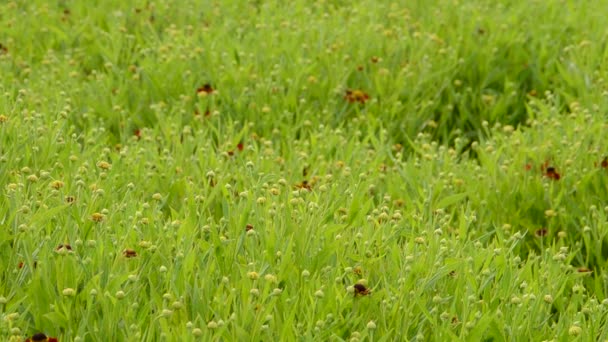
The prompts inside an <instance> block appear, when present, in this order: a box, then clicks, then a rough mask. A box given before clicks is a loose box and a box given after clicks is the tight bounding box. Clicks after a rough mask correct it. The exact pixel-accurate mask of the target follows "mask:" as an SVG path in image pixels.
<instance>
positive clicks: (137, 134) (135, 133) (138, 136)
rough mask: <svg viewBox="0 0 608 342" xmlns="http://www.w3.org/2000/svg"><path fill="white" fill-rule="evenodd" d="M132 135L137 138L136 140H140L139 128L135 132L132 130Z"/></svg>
mask: <svg viewBox="0 0 608 342" xmlns="http://www.w3.org/2000/svg"><path fill="white" fill-rule="evenodd" d="M133 135H134V136H136V137H137V140H139V139H141V130H140V129H139V128H136V129H135V130H133Z"/></svg>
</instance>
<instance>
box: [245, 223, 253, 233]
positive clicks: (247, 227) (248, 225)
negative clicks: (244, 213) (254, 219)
mask: <svg viewBox="0 0 608 342" xmlns="http://www.w3.org/2000/svg"><path fill="white" fill-rule="evenodd" d="M252 229H253V225H252V224H250V223H247V225H246V226H245V231H246V232H248V231H250V230H252Z"/></svg>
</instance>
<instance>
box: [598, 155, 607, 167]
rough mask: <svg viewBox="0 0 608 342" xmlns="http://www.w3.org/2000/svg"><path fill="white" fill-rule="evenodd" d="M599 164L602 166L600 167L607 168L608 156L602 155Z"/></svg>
mask: <svg viewBox="0 0 608 342" xmlns="http://www.w3.org/2000/svg"><path fill="white" fill-rule="evenodd" d="M600 166H601V167H602V169H608V157H604V159H602V162H601V163H600Z"/></svg>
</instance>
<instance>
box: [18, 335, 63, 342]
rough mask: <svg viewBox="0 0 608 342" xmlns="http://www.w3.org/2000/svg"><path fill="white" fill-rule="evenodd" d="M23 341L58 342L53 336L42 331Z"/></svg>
mask: <svg viewBox="0 0 608 342" xmlns="http://www.w3.org/2000/svg"><path fill="white" fill-rule="evenodd" d="M25 342H58V340H57V339H56V338H55V337H47V336H46V335H45V334H43V333H37V334H34V335H33V336H32V337H30V338H28V339H27V340H25Z"/></svg>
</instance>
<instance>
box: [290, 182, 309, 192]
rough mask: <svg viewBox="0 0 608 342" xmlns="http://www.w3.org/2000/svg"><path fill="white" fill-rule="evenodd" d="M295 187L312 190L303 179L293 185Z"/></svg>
mask: <svg viewBox="0 0 608 342" xmlns="http://www.w3.org/2000/svg"><path fill="white" fill-rule="evenodd" d="M294 187H295V188H296V189H306V190H308V191H312V185H311V184H309V183H308V181H307V180H303V181H302V182H300V183H298V184H296V185H294Z"/></svg>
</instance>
